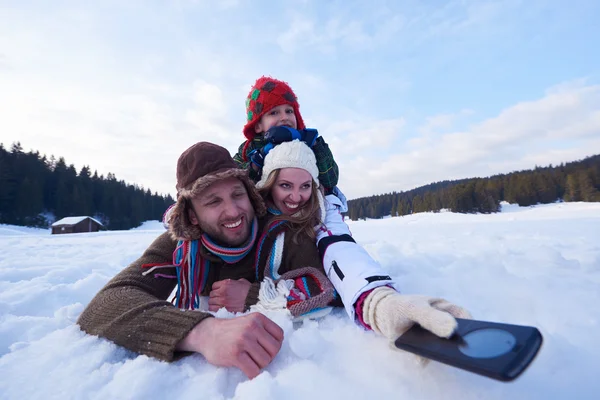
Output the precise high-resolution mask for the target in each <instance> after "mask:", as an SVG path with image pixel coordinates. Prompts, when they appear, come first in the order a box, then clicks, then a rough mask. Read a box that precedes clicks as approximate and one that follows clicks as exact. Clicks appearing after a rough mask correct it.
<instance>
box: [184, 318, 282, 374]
mask: <svg viewBox="0 0 600 400" xmlns="http://www.w3.org/2000/svg"><path fill="white" fill-rule="evenodd" d="M282 343H283V330H282V329H281V328H280V327H279V325H277V324H276V323H275V322H273V321H271V320H270V319H269V318H267V317H265V316H264V315H262V314H260V313H252V314H248V315H244V316H241V317H236V318H231V319H219V318H206V319H204V320H203V321H202V322H200V323H199V324H198V325H196V326H195V327H194V329H192V330H191V331H190V333H189V334H188V335H187V336H186V337H185V338H184V339H183V340H182V341H181V342H179V344H178V345H177V350H180V351H195V352H197V353H200V354H202V355H203V356H204V357H205V358H206V360H207V361H208V362H209V363H211V364H213V365H216V366H218V367H237V368H239V369H241V370H242V372H243V373H244V374H246V376H247V377H248V378H250V379H252V378H254V377H256V376H257V375H258V374H259V373H260V370H261V369H263V368H265V367H266V366H267V365H269V364H270V363H271V361H273V359H274V358H275V356H276V355H277V353H279V350H280V349H281V344H282Z"/></svg>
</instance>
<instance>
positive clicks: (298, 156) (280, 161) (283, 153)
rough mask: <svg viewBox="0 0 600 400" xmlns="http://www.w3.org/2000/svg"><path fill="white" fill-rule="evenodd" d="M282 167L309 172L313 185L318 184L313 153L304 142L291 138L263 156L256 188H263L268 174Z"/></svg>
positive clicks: (315, 160) (317, 173) (317, 172)
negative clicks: (260, 174)
mask: <svg viewBox="0 0 600 400" xmlns="http://www.w3.org/2000/svg"><path fill="white" fill-rule="evenodd" d="M282 168H300V169H303V170H305V171H306V172H308V173H309V174H310V176H311V177H312V178H313V181H314V183H315V185H317V186H319V169H318V168H317V159H316V158H315V153H313V151H312V150H311V148H310V147H308V146H307V145H306V143H304V142H301V141H299V140H292V141H290V142H283V143H280V144H278V145H277V146H275V147H274V148H273V149H272V150H271V151H270V152H269V154H267V156H266V157H265V163H264V166H263V172H262V178H261V179H260V181H258V182H257V183H256V188H257V189H261V188H263V187H264V186H265V184H266V183H267V179H268V178H269V175H270V174H271V173H272V172H273V171H275V170H277V169H282Z"/></svg>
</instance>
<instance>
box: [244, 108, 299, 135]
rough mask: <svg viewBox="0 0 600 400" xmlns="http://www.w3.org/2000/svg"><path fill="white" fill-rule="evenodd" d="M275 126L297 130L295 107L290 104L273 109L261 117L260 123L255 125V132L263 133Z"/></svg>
mask: <svg viewBox="0 0 600 400" xmlns="http://www.w3.org/2000/svg"><path fill="white" fill-rule="evenodd" d="M274 126H289V127H290V128H294V129H297V128H298V126H297V123H296V114H295V113H294V107H292V106H290V105H289V104H282V105H280V106H277V107H273V108H271V109H270V110H269V111H267V112H266V113H265V114H264V115H263V116H262V117H260V121H258V122H257V123H256V125H254V130H255V131H256V133H263V132H266V131H268V130H269V129H270V128H272V127H274Z"/></svg>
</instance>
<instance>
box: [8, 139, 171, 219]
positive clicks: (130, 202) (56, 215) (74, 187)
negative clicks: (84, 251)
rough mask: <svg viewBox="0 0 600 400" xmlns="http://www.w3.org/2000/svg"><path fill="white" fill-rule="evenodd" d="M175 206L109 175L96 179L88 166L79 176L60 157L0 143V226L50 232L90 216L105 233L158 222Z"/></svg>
mask: <svg viewBox="0 0 600 400" xmlns="http://www.w3.org/2000/svg"><path fill="white" fill-rule="evenodd" d="M173 202H174V200H173V198H172V197H171V196H169V195H167V196H162V195H159V194H158V193H156V192H154V193H152V192H151V191H150V190H149V189H144V188H142V187H139V186H137V185H130V184H127V183H125V182H124V181H122V180H117V178H116V177H115V175H114V174H112V173H109V174H108V175H107V176H106V177H104V176H103V175H100V176H98V173H97V172H96V171H94V173H93V174H92V172H91V170H90V167H89V166H84V167H82V168H81V170H80V171H79V172H78V171H77V170H76V169H75V167H74V166H73V165H72V164H71V165H67V163H66V161H65V159H64V158H63V157H60V158H59V159H58V160H56V159H55V157H54V156H51V157H50V158H47V157H46V156H45V155H40V153H39V152H37V151H35V152H34V151H29V152H27V153H26V152H24V151H23V148H22V147H21V144H20V143H18V142H17V143H14V144H13V145H12V147H11V149H10V151H9V150H7V149H6V148H5V147H4V146H3V145H2V144H1V143H0V223H4V224H13V225H27V226H37V227H48V226H49V225H50V224H51V223H52V222H53V221H55V220H59V219H61V218H63V217H68V216H92V217H94V218H96V219H97V220H99V221H100V222H102V223H103V225H104V226H105V227H106V228H107V229H112V230H115V229H130V228H133V227H136V226H139V225H140V224H141V223H142V222H144V221H148V220H160V219H161V218H162V215H163V213H164V211H165V210H166V209H167V207H169V206H170V205H171V204H172V203H173Z"/></svg>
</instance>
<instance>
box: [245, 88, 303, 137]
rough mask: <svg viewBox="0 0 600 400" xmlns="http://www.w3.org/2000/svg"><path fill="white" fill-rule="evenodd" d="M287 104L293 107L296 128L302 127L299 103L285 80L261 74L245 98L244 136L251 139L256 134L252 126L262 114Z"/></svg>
mask: <svg viewBox="0 0 600 400" xmlns="http://www.w3.org/2000/svg"><path fill="white" fill-rule="evenodd" d="M283 104H289V105H290V106H292V108H293V109H294V114H295V116H296V128H297V129H304V128H305V126H304V120H303V119H302V115H300V105H299V104H298V99H297V97H296V94H295V93H294V91H293V90H292V88H291V87H290V85H288V84H287V83H286V82H283V81H280V80H277V79H275V78H271V77H266V76H262V77H260V78H258V79H257V80H256V82H255V83H254V85H252V88H251V89H250V93H248V97H247V98H246V120H247V121H248V122H247V123H246V125H245V126H244V136H245V137H246V138H247V139H248V140H252V139H253V138H254V136H255V135H256V131H255V129H254V126H255V125H256V123H257V122H258V121H260V119H261V118H262V116H263V115H264V114H265V113H266V112H268V111H270V110H271V109H273V108H274V107H277V106H281V105H283Z"/></svg>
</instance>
